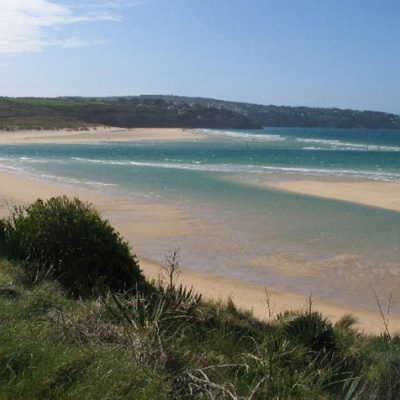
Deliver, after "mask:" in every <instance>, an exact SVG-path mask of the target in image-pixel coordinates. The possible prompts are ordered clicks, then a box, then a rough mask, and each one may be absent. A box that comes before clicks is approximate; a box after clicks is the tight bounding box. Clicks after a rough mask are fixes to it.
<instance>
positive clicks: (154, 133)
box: [0, 128, 400, 334]
mask: <svg viewBox="0 0 400 400" xmlns="http://www.w3.org/2000/svg"><path fill="white" fill-rule="evenodd" d="M203 137H204V135H202V134H198V133H196V132H192V131H187V130H183V129H141V128H140V129H120V128H104V129H103V128H101V129H100V128H99V129H96V130H90V131H74V132H71V131H66V130H65V131H19V132H0V144H21V143H38V144H39V143H47V144H49V143H60V144H61V143H64V144H66V143H75V144H79V143H96V142H102V141H108V140H109V141H113V142H124V141H126V142H128V141H129V142H134V141H142V140H151V141H164V140H166V141H174V140H178V141H181V140H183V141H185V140H189V141H190V140H197V139H202V138H203ZM0 182H1V187H0V217H5V216H7V215H9V212H10V208H11V207H12V206H15V205H26V204H29V203H31V202H33V201H35V200H36V199H37V198H43V199H47V198H49V197H52V196H60V195H64V194H65V195H67V196H70V197H79V198H80V199H81V200H83V201H87V202H89V203H92V204H93V205H94V206H95V207H96V208H97V209H98V210H99V211H100V213H101V214H102V215H103V216H104V217H105V218H107V219H108V220H110V222H111V224H112V225H113V226H114V227H115V228H116V229H117V230H118V231H119V232H121V234H122V235H123V236H124V238H125V240H127V241H128V242H129V243H131V244H132V245H133V251H134V252H135V251H138V250H136V249H140V248H141V247H140V246H141V244H143V243H146V241H148V240H153V242H154V243H156V245H157V246H158V244H157V243H162V241H163V239H165V238H170V237H174V238H177V240H178V241H179V237H182V236H185V235H186V236H188V235H196V233H198V232H199V231H201V229H203V225H204V224H205V223H206V222H205V221H204V220H202V219H201V218H199V217H198V216H196V215H193V214H191V213H190V212H188V210H184V209H182V208H180V207H179V206H173V205H171V204H163V203H160V202H157V203H154V202H151V200H149V199H147V200H146V199H141V200H139V201H136V202H132V199H130V200H129V201H128V200H127V199H124V198H121V197H118V196H112V195H107V194H105V193H102V192H100V191H95V190H92V189H81V188H79V189H78V188H73V187H66V186H61V185H59V184H57V182H48V181H42V180H38V179H37V178H32V177H25V176H20V175H16V174H13V172H12V171H10V172H8V171H7V172H0ZM244 183H247V184H249V182H244ZM250 184H255V185H258V186H260V187H268V188H271V189H273V190H284V191H291V192H295V193H300V194H304V195H310V196H317V197H325V198H330V199H336V200H341V201H350V202H353V203H356V204H364V205H368V206H374V207H381V208H386V209H390V210H395V211H400V185H399V184H395V183H387V182H370V181H361V180H355V179H352V180H344V179H340V178H337V179H336V178H335V179H329V178H327V179H325V177H324V178H323V179H319V180H318V179H312V178H307V177H304V176H303V177H293V176H291V177H288V176H285V177H282V176H278V175H277V176H269V177H267V178H266V179H265V180H260V179H258V181H257V182H253V183H250ZM195 227H196V228H195ZM199 227H200V229H199ZM196 229H198V230H196ZM207 229H209V227H207ZM204 231H206V229H205V230H204ZM168 250H173V249H171V248H169V249H168ZM138 253H139V254H138V258H139V260H140V265H141V267H142V268H143V270H144V273H145V275H146V276H147V277H148V278H149V279H156V278H157V274H158V271H159V270H160V267H161V263H162V261H163V259H162V258H161V256H160V257H157V258H152V259H147V258H145V257H143V254H141V253H140V250H139V251H138ZM164 256H165V253H164ZM278 261H280V260H278ZM339 261H340V260H339ZM183 267H184V269H183V270H182V283H183V284H184V285H187V286H193V287H194V289H195V290H196V291H199V292H201V293H202V294H203V295H204V297H205V298H210V299H214V300H218V299H221V300H224V301H226V300H227V299H228V298H232V300H233V301H234V302H235V304H237V306H238V307H240V308H244V309H251V310H252V311H253V312H254V315H255V316H257V317H259V318H263V319H264V318H269V317H270V316H271V313H272V314H274V315H276V314H278V313H280V312H282V311H284V310H298V309H306V307H308V306H307V296H305V295H304V294H296V293H294V292H291V289H290V291H286V290H281V289H278V288H277V287H272V286H271V287H268V292H269V293H270V295H271V296H272V297H271V299H270V302H269V305H268V301H267V295H266V291H265V287H264V286H262V285H257V284H253V283H246V282H243V281H242V280H240V279H234V278H231V277H224V276H218V275H217V274H215V275H214V274H212V273H204V272H199V271H193V270H190V269H186V268H185V265H183ZM333 267H334V265H333ZM248 268H251V265H248ZM292 272H293V271H292ZM288 273H290V271H288ZM364 273H367V271H365V272H364ZM281 279H282V281H284V279H285V275H284V274H283V275H282V276H281ZM313 307H314V309H315V310H318V311H321V312H323V314H324V315H325V316H327V317H329V318H330V319H331V320H332V321H333V322H335V321H337V320H338V319H340V318H341V317H342V316H343V315H344V314H349V313H351V314H354V315H356V316H357V317H358V319H359V324H358V328H359V329H360V330H362V331H365V332H367V333H374V334H379V333H382V332H383V330H384V328H385V327H384V322H383V320H382V317H381V315H380V314H379V306H378V304H377V305H376V311H375V312H374V311H373V310H371V309H367V308H361V307H358V306H353V305H351V306H350V305H346V304H339V303H336V302H334V301H330V300H326V299H324V300H322V299H321V298H318V297H315V298H313ZM390 321H391V329H392V330H393V331H397V330H400V317H397V316H391V317H390Z"/></svg>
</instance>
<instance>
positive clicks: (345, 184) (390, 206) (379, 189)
mask: <svg viewBox="0 0 400 400" xmlns="http://www.w3.org/2000/svg"><path fill="white" fill-rule="evenodd" d="M265 185H266V186H269V187H271V188H274V189H279V190H285V191H289V192H294V193H299V194H304V195H308V196H316V197H323V198H327V199H335V200H341V201H347V202H351V203H357V204H362V205H365V206H370V207H378V208H383V209H386V210H392V211H400V184H399V183H394V182H371V181H357V182H356V181H340V180H338V181H317V180H304V179H296V180H280V181H274V182H267V183H265Z"/></svg>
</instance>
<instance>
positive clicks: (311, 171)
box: [74, 158, 400, 182]
mask: <svg viewBox="0 0 400 400" xmlns="http://www.w3.org/2000/svg"><path fill="white" fill-rule="evenodd" d="M74 159H75V160H79V161H85V162H90V163H97V164H102V165H124V166H136V167H150V168H162V169H177V170H190V171H203V172H220V173H258V174H261V173H264V174H265V173H266V174H278V173H279V174H286V175H312V176H341V177H354V178H362V179H372V180H381V181H386V182H400V172H398V173H397V172H390V171H373V170H350V169H335V168H308V167H279V166H268V165H252V164H196V163H195V162H193V163H191V164H189V163H157V162H139V161H110V160H93V159H81V158H74Z"/></svg>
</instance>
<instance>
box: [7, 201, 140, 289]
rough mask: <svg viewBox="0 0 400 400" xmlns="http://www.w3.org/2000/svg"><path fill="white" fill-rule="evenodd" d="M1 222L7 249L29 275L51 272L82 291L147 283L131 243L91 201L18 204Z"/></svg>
mask: <svg viewBox="0 0 400 400" xmlns="http://www.w3.org/2000/svg"><path fill="white" fill-rule="evenodd" d="M1 225H2V226H3V241H4V246H3V251H5V252H6V253H7V254H6V255H7V256H8V257H10V258H13V259H16V260H19V261H23V265H24V269H25V272H26V273H27V276H29V277H30V278H31V280H35V279H37V278H38V277H41V276H51V277H52V278H55V279H57V280H58V281H59V282H60V283H61V284H62V286H63V287H64V288H66V289H67V290H68V291H69V292H70V293H71V294H73V295H79V296H87V295H97V294H98V293H100V292H102V291H103V290H104V289H110V290H112V291H117V292H122V291H126V290H131V289H135V288H137V287H138V286H139V287H140V288H147V285H148V284H146V282H145V279H144V277H143V275H142V273H141V271H140V268H139V265H138V262H137V260H136V258H135V256H132V255H131V253H130V249H129V246H128V244H127V243H126V242H124V241H123V240H122V238H121V236H120V235H119V234H118V232H116V231H115V230H114V228H113V227H112V226H111V225H110V224H109V222H108V221H106V220H103V219H102V218H101V217H100V215H99V214H98V212H97V211H96V210H94V209H93V208H92V206H91V205H89V204H86V203H83V202H81V201H80V200H79V199H77V198H75V199H69V198H67V197H66V196H63V197H53V198H51V199H49V200H48V201H46V202H44V201H43V200H41V199H39V200H37V201H36V202H35V203H33V204H31V205H29V206H27V207H19V208H15V209H14V211H13V213H12V216H11V217H10V218H9V220H7V221H3V222H2V224H0V228H1ZM1 240H2V237H1V233H0V241H1Z"/></svg>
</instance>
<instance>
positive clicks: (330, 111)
mask: <svg viewBox="0 0 400 400" xmlns="http://www.w3.org/2000/svg"><path fill="white" fill-rule="evenodd" d="M92 125H108V126H116V127H125V128H135V127H177V128H216V129H224V128H233V129H234V128H236V129H240V128H247V129H250V128H260V127H262V126H270V127H321V128H370V129H376V128H380V129H400V116H399V115H395V114H388V113H383V112H377V111H356V110H340V109H338V108H311V107H286V106H273V105H268V106H265V105H257V104H250V103H236V102H228V101H222V100H214V99H207V98H199V97H180V96H164V95H146V96H125V97H99V98H93V97H91V98H87V97H58V98H8V97H3V98H0V129H1V128H3V129H11V130H12V129H59V128H71V129H78V128H83V129H84V128H86V127H88V126H92Z"/></svg>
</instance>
